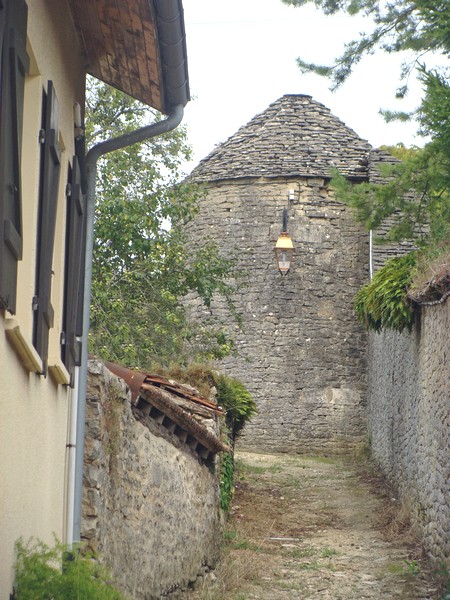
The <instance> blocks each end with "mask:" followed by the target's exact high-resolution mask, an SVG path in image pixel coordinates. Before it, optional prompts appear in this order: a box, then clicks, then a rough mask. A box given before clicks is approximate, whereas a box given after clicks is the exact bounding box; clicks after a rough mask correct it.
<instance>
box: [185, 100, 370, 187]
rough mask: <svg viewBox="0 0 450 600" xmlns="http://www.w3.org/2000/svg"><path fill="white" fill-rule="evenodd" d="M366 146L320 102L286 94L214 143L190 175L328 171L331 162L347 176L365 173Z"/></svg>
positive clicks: (209, 178)
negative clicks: (219, 141) (225, 139)
mask: <svg viewBox="0 0 450 600" xmlns="http://www.w3.org/2000/svg"><path fill="white" fill-rule="evenodd" d="M371 150H372V147H371V145H370V144H369V143H368V142H367V141H365V140H363V139H361V138H360V137H359V136H358V135H357V134H356V133H355V132H354V131H353V130H352V129H350V128H349V127H347V126H346V125H345V124H344V123H343V122H342V121H340V120H339V119H338V118H337V117H335V116H334V115H333V114H332V113H331V112H330V110H329V109H328V108H326V107H325V106H324V105H323V104H320V103H319V102H316V101H315V100H313V99H312V98H311V96H306V95H293V94H289V95H285V96H283V97H282V98H280V99H279V100H277V101H276V102H273V103H272V104H271V105H270V106H269V107H268V108H267V109H266V110H265V111H264V112H262V113H261V114H259V115H256V116H255V117H254V118H253V119H252V120H251V121H250V122H249V123H247V125H244V126H243V127H241V128H240V129H239V130H238V131H237V132H236V133H235V134H234V135H233V136H231V137H230V138H229V139H228V140H227V141H226V142H224V143H222V144H220V145H219V146H217V147H216V148H215V149H214V150H213V151H212V152H211V153H210V154H209V155H208V156H207V157H206V158H205V159H203V160H202V161H201V162H200V163H199V165H198V166H197V167H196V168H195V169H194V170H193V171H192V173H191V175H190V176H189V180H190V181H195V182H206V181H219V180H223V179H239V178H245V177H295V176H304V177H330V175H331V171H332V169H333V168H337V169H339V171H340V172H341V173H342V174H343V175H345V176H347V177H349V178H352V179H353V178H355V179H366V178H368V176H369V161H370V152H371Z"/></svg>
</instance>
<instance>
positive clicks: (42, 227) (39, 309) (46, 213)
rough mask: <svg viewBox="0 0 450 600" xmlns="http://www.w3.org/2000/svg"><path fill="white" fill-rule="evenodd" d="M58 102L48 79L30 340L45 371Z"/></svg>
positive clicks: (58, 164)
mask: <svg viewBox="0 0 450 600" xmlns="http://www.w3.org/2000/svg"><path fill="white" fill-rule="evenodd" d="M58 124H59V103H58V99H57V97H56V94H55V90H54V87H53V82H52V81H49V82H48V87H47V93H46V94H45V93H44V101H43V110H42V129H41V131H40V135H39V138H40V142H41V173H40V185H39V216H38V235H37V243H38V247H37V263H36V293H35V296H34V299H33V310H34V332H33V343H34V346H35V348H36V350H37V351H38V353H39V355H40V357H41V358H42V362H43V374H44V375H46V374H47V362H48V361H47V359H48V336H49V330H50V328H51V327H53V307H52V304H51V283H52V263H53V247H54V241H55V224H56V210H57V204H58V191H59V176H60V171H61V149H60V146H59V140H58V138H59V129H58Z"/></svg>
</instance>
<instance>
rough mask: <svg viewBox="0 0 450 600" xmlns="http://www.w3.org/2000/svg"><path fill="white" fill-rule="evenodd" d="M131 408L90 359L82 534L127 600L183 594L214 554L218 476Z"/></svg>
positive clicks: (119, 387) (121, 387)
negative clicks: (113, 577)
mask: <svg viewBox="0 0 450 600" xmlns="http://www.w3.org/2000/svg"><path fill="white" fill-rule="evenodd" d="M134 411H135V409H132V408H131V404H130V397H129V392H128V390H127V389H126V387H125V384H124V382H123V381H122V380H120V379H118V378H117V377H116V376H114V375H112V374H111V373H110V372H109V371H108V370H107V369H106V368H105V367H104V366H103V364H102V363H99V362H97V361H90V362H89V381H88V397H87V417H86V422H87V428H86V441H85V476H84V496H83V521H82V539H83V540H85V541H86V542H87V543H88V546H89V547H90V549H91V550H93V551H94V552H99V555H100V557H101V560H102V561H103V562H105V563H106V564H107V566H108V567H109V568H110V569H111V570H112V573H113V575H114V576H115V577H116V578H117V579H118V581H119V584H120V587H121V588H122V590H123V591H124V592H126V593H127V594H128V595H129V597H130V598H134V599H137V600H151V599H156V598H162V597H165V596H166V595H170V596H171V597H181V596H182V592H181V591H180V590H183V589H185V588H187V586H188V585H189V584H193V583H194V582H195V581H196V579H197V577H201V576H202V575H203V574H204V573H205V572H206V571H207V570H208V569H209V568H211V567H213V566H214V565H215V563H216V561H217V559H218V552H219V548H218V543H219V540H220V521H219V509H218V506H219V500H218V477H217V475H216V474H215V472H214V471H215V469H214V467H208V466H206V465H204V464H200V462H199V460H198V458H197V457H196V456H195V455H194V454H193V453H192V452H191V451H190V450H189V449H188V447H187V446H186V445H185V444H182V443H181V442H180V441H179V440H178V439H177V438H175V437H173V438H171V434H170V433H168V432H167V433H165V432H164V431H163V430H162V428H160V427H159V426H158V425H157V424H156V423H153V425H152V421H151V420H150V419H147V420H146V421H145V424H143V423H141V422H140V421H139V420H138V418H139V415H137V414H136V413H135V412H134ZM136 417H138V418H136ZM144 420H145V419H144ZM183 597H184V596H183Z"/></svg>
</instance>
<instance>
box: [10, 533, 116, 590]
mask: <svg viewBox="0 0 450 600" xmlns="http://www.w3.org/2000/svg"><path fill="white" fill-rule="evenodd" d="M16 554H17V559H16V563H15V586H14V596H13V597H14V600H49V599H50V598H51V599H52V600H125V596H123V595H122V594H121V593H120V592H118V591H117V590H116V589H115V588H114V586H113V584H112V582H111V576H110V574H109V573H108V571H107V570H106V569H105V568H104V567H103V566H101V565H99V564H98V562H96V561H94V560H93V559H92V557H88V556H83V555H81V554H80V552H79V551H77V550H75V551H73V552H67V549H66V547H65V546H64V545H63V544H61V543H60V542H58V541H55V545H54V546H53V547H50V546H47V544H44V543H43V542H41V541H39V540H30V541H29V542H28V543H27V544H25V543H24V542H23V541H22V540H19V541H18V542H17V543H16Z"/></svg>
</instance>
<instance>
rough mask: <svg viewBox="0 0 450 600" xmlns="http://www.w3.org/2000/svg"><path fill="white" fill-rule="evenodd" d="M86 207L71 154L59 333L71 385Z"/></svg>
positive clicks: (77, 346) (77, 358)
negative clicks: (61, 312)
mask: <svg viewBox="0 0 450 600" xmlns="http://www.w3.org/2000/svg"><path fill="white" fill-rule="evenodd" d="M85 207H86V197H85V195H84V194H83V192H82V189H81V170H80V165H79V162H78V158H77V157H76V156H74V157H73V165H72V167H71V168H69V181H68V184H67V219H66V262H65V285H64V314H63V333H62V336H61V357H62V360H63V362H64V364H65V366H66V368H67V370H68V371H69V373H70V385H71V386H73V382H74V371H75V367H76V366H80V364H81V341H79V339H78V338H79V336H81V334H82V326H81V324H82V312H83V290H84V256H85V252H84V248H85V234H86V210H85Z"/></svg>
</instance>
